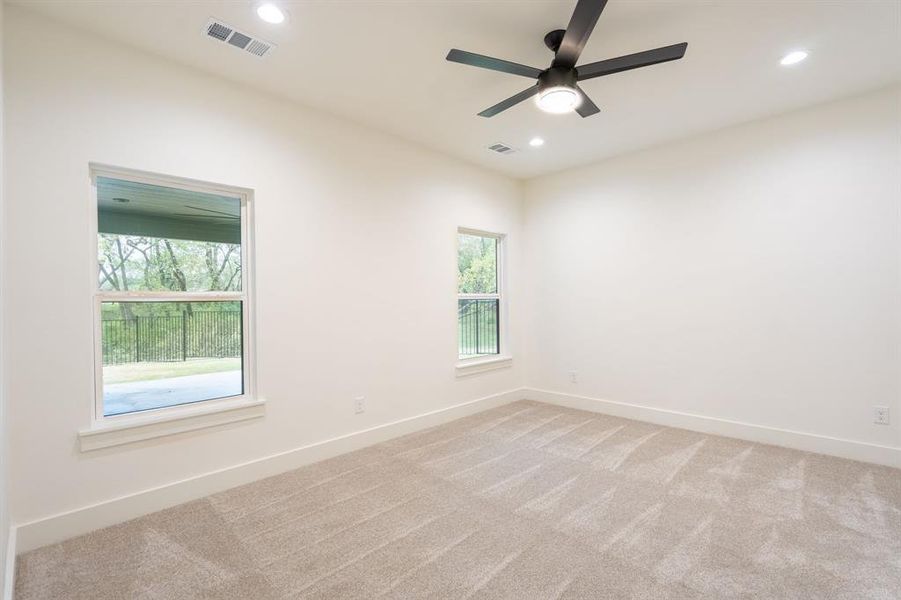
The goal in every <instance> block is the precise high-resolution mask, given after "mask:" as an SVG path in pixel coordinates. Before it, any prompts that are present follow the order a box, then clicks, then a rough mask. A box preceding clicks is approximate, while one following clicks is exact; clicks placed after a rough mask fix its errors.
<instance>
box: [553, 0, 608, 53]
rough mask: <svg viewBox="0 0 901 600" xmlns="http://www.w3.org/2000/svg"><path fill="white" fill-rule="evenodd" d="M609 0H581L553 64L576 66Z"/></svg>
mask: <svg viewBox="0 0 901 600" xmlns="http://www.w3.org/2000/svg"><path fill="white" fill-rule="evenodd" d="M606 5H607V0H579V3H578V4H576V9H575V10H574V11H573V16H572V18H571V19H570V20H569V25H567V27H566V34H564V36H563V41H562V42H560V48H559V49H558V50H557V56H556V57H555V58H554V63H553V66H555V67H564V68H566V69H571V68H573V67H575V66H576V62H577V61H578V60H579V56H581V54H582V49H583V48H585V44H586V43H587V42H588V38H589V37H590V36H591V32H592V31H593V30H594V25H595V23H597V22H598V18H599V17H600V16H601V13H602V12H603V11H604V7H605V6H606Z"/></svg>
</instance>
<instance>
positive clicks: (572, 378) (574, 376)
mask: <svg viewBox="0 0 901 600" xmlns="http://www.w3.org/2000/svg"><path fill="white" fill-rule="evenodd" d="M569 382H570V383H579V372H578V371H570V372H569Z"/></svg>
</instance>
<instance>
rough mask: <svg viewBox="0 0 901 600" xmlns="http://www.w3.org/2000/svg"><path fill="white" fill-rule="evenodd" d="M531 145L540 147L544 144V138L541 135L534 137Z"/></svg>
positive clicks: (530, 141) (530, 142)
mask: <svg viewBox="0 0 901 600" xmlns="http://www.w3.org/2000/svg"><path fill="white" fill-rule="evenodd" d="M529 145H530V146H531V147H533V148H540V147H541V146H544V140H543V139H541V138H540V137H533V138H532V139H531V140H529Z"/></svg>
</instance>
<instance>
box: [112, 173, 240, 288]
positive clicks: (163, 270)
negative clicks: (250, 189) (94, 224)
mask: <svg viewBox="0 0 901 600" xmlns="http://www.w3.org/2000/svg"><path fill="white" fill-rule="evenodd" d="M97 194H98V198H97V204H98V213H97V218H98V229H99V237H98V242H99V243H98V248H97V252H98V259H99V265H100V272H99V273H98V277H99V283H100V289H101V290H104V291H184V292H204V291H239V290H240V289H241V201H240V199H238V198H230V197H226V196H217V195H214V194H206V193H201V192H191V191H187V190H181V189H176V188H169V187H163V186H159V185H150V184H144V183H135V182H131V181H124V180H120V179H111V178H108V177H98V178H97Z"/></svg>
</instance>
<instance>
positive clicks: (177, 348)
mask: <svg viewBox="0 0 901 600" xmlns="http://www.w3.org/2000/svg"><path fill="white" fill-rule="evenodd" d="M241 304H242V303H241V302H104V303H103V304H102V305H101V319H100V321H101V323H100V324H101V334H102V347H103V414H104V415H105V416H111V415H120V414H124V413H130V412H137V411H142V410H150V409H153V408H163V407H165V406H175V405H179V404H190V403H192V402H200V401H203V400H212V399H215V398H226V397H229V396H240V395H241V394H243V393H244V372H243V364H242V355H243V352H242V345H243V333H242V326H241V322H242V312H241V310H242V306H241Z"/></svg>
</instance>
